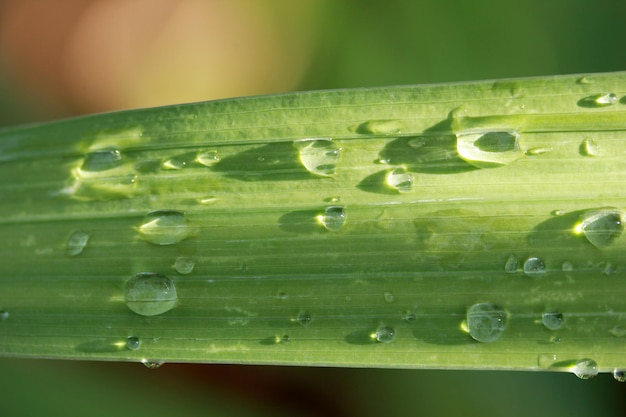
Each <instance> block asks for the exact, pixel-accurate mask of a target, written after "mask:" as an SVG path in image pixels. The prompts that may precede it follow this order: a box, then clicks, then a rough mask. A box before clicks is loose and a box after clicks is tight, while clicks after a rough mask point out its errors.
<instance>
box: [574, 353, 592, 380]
mask: <svg viewBox="0 0 626 417" xmlns="http://www.w3.org/2000/svg"><path fill="white" fill-rule="evenodd" d="M572 372H573V373H574V375H576V376H577V377H578V378H580V379H591V378H593V377H594V376H596V375H598V364H597V363H596V361H594V360H593V359H589V358H585V359H580V360H578V361H576V363H575V364H574V366H573V367H572Z"/></svg>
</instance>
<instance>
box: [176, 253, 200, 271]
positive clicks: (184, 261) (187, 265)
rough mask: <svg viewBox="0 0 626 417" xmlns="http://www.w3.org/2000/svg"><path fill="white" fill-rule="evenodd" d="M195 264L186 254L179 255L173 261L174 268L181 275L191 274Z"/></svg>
mask: <svg viewBox="0 0 626 417" xmlns="http://www.w3.org/2000/svg"><path fill="white" fill-rule="evenodd" d="M195 266H196V263H195V262H194V260H193V258H189V257H187V256H179V257H178V258H176V261H175V262H174V269H176V271H177V272H178V273H179V274H183V275H186V274H191V272H192V271H193V268H194V267H195Z"/></svg>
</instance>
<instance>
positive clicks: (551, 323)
mask: <svg viewBox="0 0 626 417" xmlns="http://www.w3.org/2000/svg"><path fill="white" fill-rule="evenodd" d="M541 322H542V323H543V325H544V326H546V328H547V329H549V330H558V329H560V328H561V327H562V326H563V322H564V318H563V314H562V313H559V312H558V311H550V312H548V313H543V314H542V315H541Z"/></svg>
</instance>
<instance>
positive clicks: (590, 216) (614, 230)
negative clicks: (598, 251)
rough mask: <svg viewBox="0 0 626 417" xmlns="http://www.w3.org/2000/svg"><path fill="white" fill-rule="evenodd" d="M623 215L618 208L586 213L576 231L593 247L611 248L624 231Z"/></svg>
mask: <svg viewBox="0 0 626 417" xmlns="http://www.w3.org/2000/svg"><path fill="white" fill-rule="evenodd" d="M623 216H624V215H623V213H622V211H621V210H619V209H616V208H610V207H609V208H604V209H599V210H589V211H587V212H585V213H584V214H583V216H582V218H581V221H580V223H578V224H577V225H576V226H575V228H574V231H575V232H576V233H577V234H580V233H581V232H582V233H583V234H584V236H585V238H587V240H588V241H589V243H591V244H592V245H593V246H595V247H597V248H603V247H606V246H610V245H611V244H613V243H614V242H615V240H617V239H618V238H619V237H620V236H621V235H622V232H623V231H624V225H623V221H622V218H623Z"/></svg>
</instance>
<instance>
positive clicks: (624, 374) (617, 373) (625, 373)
mask: <svg viewBox="0 0 626 417" xmlns="http://www.w3.org/2000/svg"><path fill="white" fill-rule="evenodd" d="M613 378H614V379H615V380H616V381H617V382H626V369H614V370H613Z"/></svg>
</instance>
